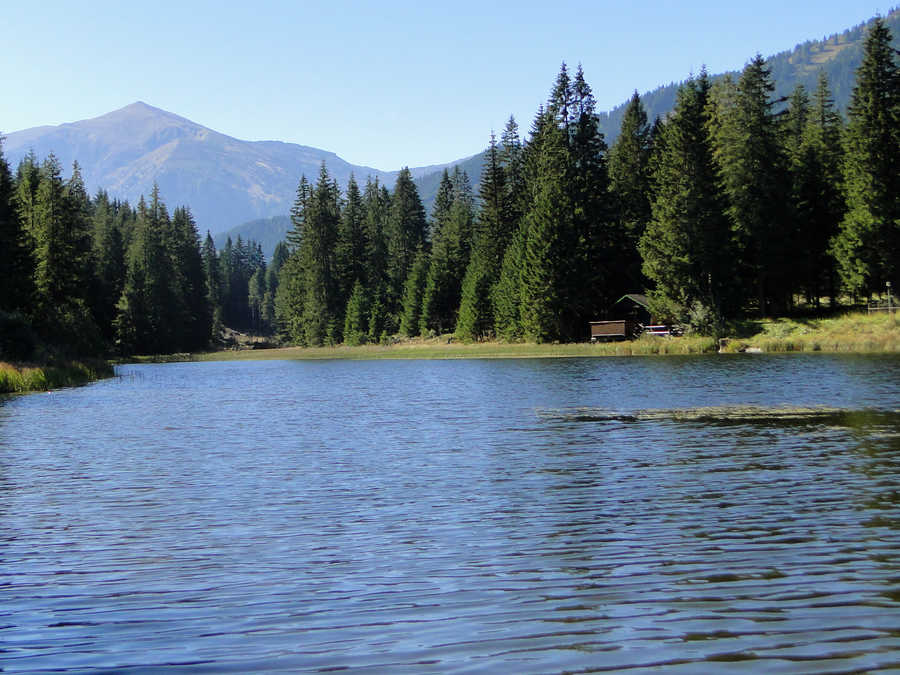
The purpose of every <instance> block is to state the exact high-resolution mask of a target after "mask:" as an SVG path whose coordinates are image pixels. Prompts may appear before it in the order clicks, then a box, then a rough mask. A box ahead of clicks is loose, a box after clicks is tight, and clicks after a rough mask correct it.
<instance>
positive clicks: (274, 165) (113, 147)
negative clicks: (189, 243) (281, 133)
mask: <svg viewBox="0 0 900 675" xmlns="http://www.w3.org/2000/svg"><path fill="white" fill-rule="evenodd" d="M3 150H4V154H5V155H6V157H7V159H8V161H9V162H10V165H11V166H13V167H15V166H16V165H17V164H18V163H19V161H20V160H21V159H22V158H23V157H24V156H25V155H26V154H28V152H29V151H32V150H33V151H34V153H35V154H36V155H37V157H38V158H39V159H43V158H44V157H46V156H47V155H49V154H50V153H51V152H52V153H54V154H55V155H56V157H57V158H58V159H59V160H60V162H61V164H62V166H63V167H64V170H65V171H66V172H67V171H68V169H69V167H71V165H72V162H73V161H75V160H77V161H78V163H79V165H80V166H81V170H82V174H83V176H84V179H85V183H86V185H87V188H88V190H89V191H90V192H91V193H94V192H95V191H96V190H97V189H99V188H103V189H105V190H106V191H107V192H109V193H110V195H112V196H113V197H117V198H120V199H127V200H128V201H130V202H131V203H136V202H137V200H138V199H139V198H140V196H141V195H142V194H143V195H149V194H150V191H151V189H152V187H153V183H154V182H156V183H157V184H159V188H160V192H161V194H162V196H163V198H164V200H165V201H166V202H167V203H168V204H169V205H170V206H172V207H174V206H180V205H188V206H190V208H191V211H192V213H193V215H194V218H195V219H196V220H197V223H198V226H199V228H200V230H201V231H203V230H207V229H208V230H211V231H213V232H220V231H223V230H226V229H228V228H230V227H233V226H235V225H238V224H240V223H244V222H246V221H248V220H251V219H259V218H268V217H271V216H277V215H283V214H286V213H288V212H289V211H290V207H291V204H292V203H293V201H294V194H295V192H296V189H297V183H298V181H299V180H300V176H301V174H305V175H306V176H307V177H308V178H309V179H310V180H311V181H315V179H316V178H317V176H318V174H319V167H320V166H321V164H322V162H325V164H326V166H327V167H328V171H329V172H330V173H331V175H332V176H333V177H334V178H335V179H337V180H338V182H339V183H341V185H346V184H347V180H348V178H349V177H350V174H351V173H353V174H355V175H356V177H357V180H359V181H360V182H361V183H362V182H364V181H365V180H366V177H367V176H372V177H373V178H374V177H377V178H378V179H379V180H381V181H383V182H384V183H386V184H388V185H392V184H393V182H394V180H395V178H396V176H397V172H396V171H393V172H387V171H379V170H377V169H373V168H370V167H365V166H355V165H353V164H350V163H349V162H346V161H344V160H343V159H341V158H340V157H338V156H337V155H336V154H334V153H333V152H327V151H325V150H319V149H317V148H312V147H308V146H303V145H296V144H294V143H282V142H278V141H242V140H238V139H236V138H232V137H230V136H226V135H225V134H221V133H218V132H216V131H213V130H212V129H209V128H207V127H204V126H201V125H199V124H197V123H195V122H192V121H190V120H187V119H185V118H183V117H179V116H178V115H175V114H173V113H170V112H166V111H165V110H160V109H159V108H154V107H153V106H150V105H147V104H146V103H143V102H137V103H132V104H131V105H129V106H126V107H124V108H122V109H120V110H115V111H113V112H111V113H108V114H106V115H102V116H101V117H96V118H93V119H89V120H83V121H80V122H73V123H70V124H61V125H59V126H43V127H35V128H33V129H26V130H24V131H16V132H12V133H10V134H8V135H7V137H6V139H5V141H4V145H3ZM444 166H445V165H437V166H428V167H419V168H416V169H411V170H410V171H411V172H412V174H413V177H421V176H424V175H427V174H431V173H434V172H435V171H440V170H442V169H443V167H444Z"/></svg>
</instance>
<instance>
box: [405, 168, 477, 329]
mask: <svg viewBox="0 0 900 675" xmlns="http://www.w3.org/2000/svg"><path fill="white" fill-rule="evenodd" d="M444 175H445V177H447V183H448V185H449V190H448V191H447V193H446V195H447V198H448V204H447V205H446V207H445V209H446V211H445V213H442V214H441V216H440V218H438V217H435V220H434V225H433V227H432V242H431V256H430V263H429V267H428V272H427V278H426V281H425V290H424V294H423V297H422V312H421V315H420V317H419V320H420V325H419V332H420V333H421V334H422V335H425V334H427V333H428V332H429V331H435V332H437V333H439V334H440V333H444V332H447V331H453V330H454V328H455V326H456V316H457V313H458V311H459V305H460V295H461V291H462V282H463V275H464V273H465V269H466V266H467V265H468V262H469V256H470V251H471V246H472V229H473V222H474V220H475V202H474V198H473V196H472V188H471V186H470V185H469V179H468V176H467V175H466V173H465V172H464V171H461V170H460V169H459V167H454V170H453V178H452V180H451V179H450V178H449V176H448V174H447V172H446V171H445V172H444ZM442 184H443V182H442ZM438 194H439V195H440V194H441V190H439V191H438ZM442 208H444V207H442Z"/></svg>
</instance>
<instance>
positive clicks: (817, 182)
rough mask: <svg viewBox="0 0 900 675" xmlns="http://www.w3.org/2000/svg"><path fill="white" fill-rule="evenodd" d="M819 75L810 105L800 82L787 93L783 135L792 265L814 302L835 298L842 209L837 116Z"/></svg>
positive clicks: (803, 287) (798, 279)
mask: <svg viewBox="0 0 900 675" xmlns="http://www.w3.org/2000/svg"><path fill="white" fill-rule="evenodd" d="M819 75H820V77H819V84H818V89H817V91H816V94H815V99H814V102H813V104H812V105H811V104H810V103H809V100H808V97H807V96H806V92H805V90H804V89H803V88H802V86H800V87H798V88H797V90H796V91H795V92H794V94H793V96H792V97H791V101H790V107H789V108H788V116H787V124H786V127H787V130H786V139H785V147H786V151H787V156H788V160H789V162H790V165H789V166H790V175H791V189H792V190H791V197H792V202H793V213H794V218H795V221H796V223H797V226H796V232H797V235H798V236H797V237H796V239H795V241H794V242H793V248H792V251H791V257H792V260H793V269H794V270H795V274H796V278H797V286H798V288H799V289H801V290H802V291H803V292H804V294H805V295H806V299H807V302H809V303H814V304H815V305H817V306H818V304H819V298H820V297H821V295H822V294H823V293H827V294H828V295H829V296H830V298H831V302H832V304H834V302H835V290H836V272H835V268H834V260H833V259H832V258H831V256H830V255H829V245H830V240H831V239H832V238H833V236H834V235H835V234H836V233H837V229H838V223H839V222H840V220H841V216H842V214H843V210H844V205H843V198H842V195H841V192H840V165H839V163H840V154H841V149H840V134H841V121H840V117H839V116H838V115H837V113H835V111H834V107H833V102H832V100H831V95H830V93H829V91H828V80H827V78H826V77H825V74H824V73H823V72H820V74H819Z"/></svg>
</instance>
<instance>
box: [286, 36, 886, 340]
mask: <svg viewBox="0 0 900 675" xmlns="http://www.w3.org/2000/svg"><path fill="white" fill-rule="evenodd" d="M890 41H891V36H890V34H889V32H888V30H887V28H886V27H885V26H884V23H883V22H882V21H881V20H876V21H875V22H874V24H873V27H872V28H871V30H870V32H869V35H868V37H867V39H866V45H865V57H864V60H863V63H862V65H861V66H860V68H859V69H858V72H857V84H856V88H855V89H854V93H853V99H852V102H851V105H850V108H849V115H848V117H849V120H848V122H847V124H844V122H843V120H842V118H841V117H840V115H839V114H838V113H837V112H836V111H835V108H834V104H833V101H832V98H831V94H830V92H829V85H828V81H827V78H826V77H825V76H824V74H822V75H820V78H819V82H818V86H817V89H816V91H815V92H812V94H810V93H809V92H807V91H806V90H805V88H803V87H802V86H798V87H797V89H796V90H795V91H794V92H793V94H792V95H791V96H790V97H789V98H787V99H780V100H773V97H772V92H773V91H774V82H773V81H772V77H771V73H770V72H769V70H768V68H767V66H766V63H765V61H764V60H763V59H762V58H761V57H760V56H757V57H756V58H754V59H753V60H752V61H751V62H750V63H749V64H748V65H747V66H746V68H745V69H744V71H743V72H742V73H741V75H740V77H739V78H737V79H732V78H724V79H723V80H721V81H719V82H717V83H715V84H712V83H711V81H710V79H709V78H708V76H707V75H706V73H705V72H701V74H700V75H699V76H697V77H694V78H691V79H690V80H688V81H687V82H686V83H685V84H684V85H683V86H682V87H681V88H680V90H679V93H678V101H677V104H676V106H675V109H674V110H673V111H672V113H671V114H670V115H669V116H667V117H666V119H664V120H660V119H657V120H655V121H654V123H653V124H650V123H649V122H648V119H647V116H646V113H645V111H644V109H643V106H642V104H641V101H640V98H639V97H638V96H637V94H635V95H634V97H633V98H632V100H631V102H630V104H629V106H628V108H627V111H626V114H625V118H624V121H623V123H622V129H621V133H620V135H619V137H618V139H617V141H616V143H615V145H614V146H613V147H612V148H610V149H608V148H607V146H606V144H605V142H604V139H603V135H602V134H601V133H600V132H599V129H598V126H597V115H596V112H595V104H594V99H593V96H592V93H591V89H590V87H589V86H588V84H587V83H586V82H585V79H584V75H583V73H582V71H581V68H579V69H578V71H577V72H576V73H575V75H574V76H570V74H569V72H568V70H567V69H566V67H565V65H563V67H562V69H561V71H560V73H559V76H558V77H557V80H556V82H555V84H554V87H553V90H552V92H551V95H550V97H549V100H548V102H547V104H546V106H544V107H542V108H541V109H540V110H539V111H538V113H537V115H536V117H535V120H534V122H533V124H532V128H531V130H530V133H529V136H528V138H527V140H524V141H523V140H521V139H520V137H519V132H518V128H517V126H516V123H515V120H513V119H510V121H509V123H508V124H507V126H506V128H505V130H504V131H503V133H502V135H501V138H500V140H499V142H497V141H496V139H494V138H492V139H491V144H490V148H489V151H488V153H487V161H486V165H485V169H484V172H483V174H482V180H481V185H480V190H479V195H478V197H479V199H478V204H477V206H476V200H475V199H474V198H473V195H472V192H471V189H470V188H469V186H468V180H467V178H466V176H465V175H464V174H461V173H460V172H458V171H457V172H455V173H454V174H453V175H450V174H449V173H446V172H445V174H444V177H443V180H442V183H441V187H440V190H439V193H438V197H437V199H436V202H435V206H434V210H433V213H432V217H431V219H430V222H429V221H426V218H425V215H424V211H423V209H422V206H421V202H420V200H419V198H418V195H417V194H416V191H415V186H414V185H413V184H412V181H411V180H410V178H409V175H408V172H404V173H402V174H401V175H400V177H399V178H398V180H397V184H396V185H395V186H394V190H393V192H392V193H391V192H388V190H387V189H385V187H383V186H380V185H378V184H377V182H374V183H373V182H371V181H370V182H369V183H368V184H367V185H366V187H365V188H364V190H362V191H360V189H359V187H358V186H357V185H356V183H355V182H354V181H351V183H350V185H349V186H348V190H347V193H346V195H345V196H343V197H342V196H341V194H340V191H339V190H338V188H337V185H336V184H335V182H334V181H333V180H332V179H331V178H330V176H329V175H328V173H327V171H326V170H325V169H324V167H323V169H322V171H321V173H320V175H319V177H318V180H317V182H316V183H315V185H312V184H310V183H309V182H308V181H307V180H306V178H305V177H304V178H302V179H301V182H300V186H299V188H298V193H297V199H296V202H295V205H294V209H293V213H292V221H293V231H292V232H291V235H290V237H289V250H290V253H289V256H288V258H287V260H286V261H285V262H284V264H283V266H282V267H281V269H280V273H279V279H280V285H279V287H278V292H277V293H276V296H275V323H276V325H277V326H278V327H279V328H280V330H281V331H282V333H283V335H284V336H285V337H286V338H287V339H288V340H289V341H291V342H294V343H298V344H308V345H319V344H333V343H338V342H341V341H344V342H347V343H350V344H358V343H361V342H365V341H377V340H383V339H385V338H386V337H387V336H390V335H392V334H394V333H395V332H399V333H401V334H405V335H408V336H415V335H431V334H440V333H447V332H454V333H455V334H456V336H457V337H459V338H460V339H463V340H479V339H484V338H489V337H500V338H503V339H507V340H518V339H524V340H533V341H538V342H542V341H551V340H579V339H583V338H584V337H585V335H586V330H587V324H588V322H589V321H590V320H591V319H595V318H600V317H602V316H604V314H605V313H606V312H607V311H608V309H609V308H610V307H611V306H612V304H613V303H614V302H615V301H616V299H617V298H619V297H621V296H622V295H623V294H625V293H627V292H635V291H641V290H643V289H650V290H649V291H648V295H649V297H650V300H651V305H652V309H653V312H654V315H655V316H656V317H657V319H658V320H660V321H667V322H677V323H683V324H686V325H688V326H690V327H692V328H693V329H694V330H696V331H698V332H705V333H717V332H719V331H720V330H721V329H722V324H723V321H724V320H725V319H727V318H731V317H735V316H738V315H740V314H744V313H758V314H768V313H789V312H791V311H792V310H794V309H795V305H796V303H797V301H798V299H802V300H803V301H805V302H806V303H808V304H810V305H812V306H816V307H818V306H819V305H820V303H821V301H822V299H823V298H827V299H828V301H829V303H831V304H832V305H833V304H834V303H836V302H837V299H838V297H839V296H840V295H841V294H842V293H847V294H850V295H851V296H852V297H854V298H859V297H865V296H868V295H870V294H872V293H878V292H880V291H881V290H882V289H884V286H885V282H887V281H890V280H896V276H897V262H896V261H897V258H898V252H900V239H898V227H900V225H898V223H900V207H898V203H900V202H898V194H900V192H898V190H897V188H898V187H900V185H898V180H900V178H898V176H900V172H898V170H897V168H898V167H897V162H898V158H900V145H898V135H900V124H898V122H900V119H898V118H900V71H898V67H897V63H896V57H895V53H894V51H893V50H892V49H891V47H890Z"/></svg>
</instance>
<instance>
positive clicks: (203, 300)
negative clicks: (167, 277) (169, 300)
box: [170, 206, 212, 351]
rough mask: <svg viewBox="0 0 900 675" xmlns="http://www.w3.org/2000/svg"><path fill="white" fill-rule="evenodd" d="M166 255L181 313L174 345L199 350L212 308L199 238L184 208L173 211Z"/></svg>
mask: <svg viewBox="0 0 900 675" xmlns="http://www.w3.org/2000/svg"><path fill="white" fill-rule="evenodd" d="M170 255H171V257H172V266H173V268H174V270H175V275H174V277H175V280H176V283H177V284H178V286H177V288H176V289H175V291H176V294H177V295H178V296H179V298H180V302H179V305H180V308H181V312H182V315H181V317H180V324H181V326H180V330H179V332H180V333H181V336H180V339H179V340H178V346H179V348H181V349H184V350H188V351H195V350H198V349H202V348H204V347H206V346H207V345H208V344H209V339H210V333H211V331H212V306H211V305H210V303H209V299H208V291H207V285H206V274H205V269H204V263H203V257H202V255H201V252H200V235H199V234H198V232H197V224H196V222H195V221H194V217H193V216H192V215H191V212H190V209H188V207H186V206H182V207H179V208H176V209H175V211H174V212H173V214H172V240H171V243H170Z"/></svg>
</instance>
